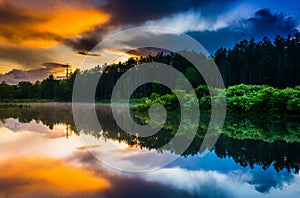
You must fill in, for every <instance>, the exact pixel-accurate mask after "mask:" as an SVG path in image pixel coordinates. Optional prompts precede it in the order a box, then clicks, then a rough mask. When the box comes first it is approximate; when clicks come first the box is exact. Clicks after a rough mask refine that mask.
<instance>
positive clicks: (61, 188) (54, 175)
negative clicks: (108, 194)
mask: <svg viewBox="0 0 300 198" xmlns="http://www.w3.org/2000/svg"><path fill="white" fill-rule="evenodd" d="M0 172H1V174H0V197H2V196H4V197H5V196H9V197H28V196H34V195H35V196H39V195H40V196H42V195H47V196H49V195H53V196H70V195H73V194H74V195H76V194H77V195H78V194H80V193H95V192H100V191H103V190H106V189H108V188H110V182H109V181H108V180H106V179H104V178H102V177H100V176H99V175H95V174H94V172H92V171H90V170H87V169H82V168H78V167H74V166H71V165H68V164H66V163H65V162H63V161H61V160H56V159H52V158H19V159H11V160H6V161H2V162H0Z"/></svg>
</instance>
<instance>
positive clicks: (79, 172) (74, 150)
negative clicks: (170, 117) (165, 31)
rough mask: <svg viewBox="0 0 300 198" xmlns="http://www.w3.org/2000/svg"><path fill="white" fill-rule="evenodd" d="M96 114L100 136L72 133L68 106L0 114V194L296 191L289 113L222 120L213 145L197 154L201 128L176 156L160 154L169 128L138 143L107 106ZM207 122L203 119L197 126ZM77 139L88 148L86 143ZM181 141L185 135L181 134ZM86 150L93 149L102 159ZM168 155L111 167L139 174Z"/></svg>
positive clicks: (299, 161)
mask: <svg viewBox="0 0 300 198" xmlns="http://www.w3.org/2000/svg"><path fill="white" fill-rule="evenodd" d="M120 113H122V108H121V107H120ZM97 115H98V118H99V121H100V123H101V125H102V127H103V130H102V131H93V130H92V129H91V128H89V127H88V126H87V127H86V128H83V129H80V131H79V130H77V129H76V126H75V124H74V121H73V117H72V109H71V104H67V103H65V104H59V103H57V104H55V103H53V104H33V105H31V106H30V108H8V109H0V119H1V121H0V136H1V137H0V145H1V146H0V197H39V196H43V197H83V196H84V197H282V196H290V197H298V196H299V194H300V188H299V187H300V177H299V174H298V172H299V166H300V155H299V151H300V143H299V141H298V140H299V133H300V131H299V129H300V128H299V127H300V126H299V117H297V116H293V117H288V116H284V117H280V116H279V117H278V116H277V117H276V116H275V117H268V116H261V117H260V116H246V115H229V116H228V117H227V120H226V123H225V127H224V130H223V134H222V135H221V136H220V137H219V139H218V142H217V143H216V145H215V146H214V147H213V148H207V151H206V155H203V153H202V154H200V153H199V148H200V145H201V143H202V137H201V131H200V132H199V134H198V136H197V138H194V139H193V141H192V144H191V145H190V146H189V147H188V149H187V150H186V152H184V153H178V152H177V150H176V148H172V147H168V148H166V149H161V145H163V144H165V143H166V142H168V141H170V139H172V137H173V135H174V134H173V130H174V129H175V128H176V126H175V124H174V127H172V124H170V123H169V124H168V127H167V128H165V129H163V130H161V131H160V132H159V133H157V134H155V135H153V136H151V137H147V138H142V137H138V136H134V135H131V134H127V133H125V132H124V131H122V130H121V129H120V128H119V127H118V126H117V124H116V123H115V122H114V119H113V117H112V114H111V111H110V108H109V106H107V105H106V106H102V105H98V106H97ZM207 120H209V118H203V125H205V123H206V121H207ZM137 122H138V120H137ZM170 126H171V127H170ZM203 128H205V126H203ZM242 132H244V133H245V134H244V135H243V134H242ZM249 134H251V135H249ZM274 134H275V135H274ZM83 136H84V137H85V138H90V139H91V140H92V141H90V142H91V143H92V144H86V143H87V142H85V141H83V139H82V137H83ZM182 138H191V137H188V136H187V135H185V134H182ZM90 151H94V152H97V154H98V157H100V158H101V159H100V160H101V161H102V162H101V161H99V160H97V159H96V158H95V157H94V156H93V155H92V154H91V152H90ZM174 157H175V158H177V159H176V160H175V161H173V162H172V163H171V164H168V165H166V166H164V167H162V168H159V169H157V170H156V171H148V172H144V173H130V172H126V171H120V170H118V169H115V168H114V166H113V165H114V164H118V166H121V167H124V169H126V167H130V168H131V169H132V168H133V169H136V170H139V169H147V168H153V167H155V166H156V165H157V164H159V162H162V161H164V160H167V159H169V158H172V159H173V158H174ZM110 163H112V164H110ZM110 165H112V166H110Z"/></svg>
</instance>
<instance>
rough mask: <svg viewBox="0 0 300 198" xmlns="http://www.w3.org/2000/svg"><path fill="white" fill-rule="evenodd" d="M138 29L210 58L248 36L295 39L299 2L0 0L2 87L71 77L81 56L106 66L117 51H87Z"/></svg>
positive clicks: (294, 0) (230, 0)
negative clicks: (164, 31) (200, 49)
mask: <svg viewBox="0 0 300 198" xmlns="http://www.w3.org/2000/svg"><path fill="white" fill-rule="evenodd" d="M140 26H161V27H167V28H172V29H174V30H176V31H178V32H180V33H186V34H188V35H190V36H192V37H193V38H194V39H196V40H197V41H198V42H200V43H201V44H202V45H203V46H204V47H205V48H206V49H207V50H208V52H209V53H211V54H214V52H215V51H216V49H217V48H219V47H227V48H229V47H232V46H233V45H234V44H235V43H237V42H239V41H240V40H243V39H249V38H251V37H254V38H255V39H256V40H260V39H262V38H263V37H264V36H267V37H269V38H271V39H272V38H274V37H275V36H276V35H277V34H280V35H283V36H286V35H288V34H291V35H293V34H294V33H295V31H296V30H298V31H299V30H300V2H299V1H298V0H289V1H280V0H265V1H259V0H252V1H250V0H211V1H205V0H184V1H174V0H152V1H139V0H127V1H124V0H85V1H80V0H65V1H59V0H45V1H39V0H0V81H1V82H2V81H6V82H7V83H9V84H17V83H18V82H20V81H31V82H35V81H36V80H42V79H44V78H46V77H47V76H49V75H50V74H54V75H55V76H56V77H60V76H64V75H65V67H64V65H65V64H69V65H71V69H73V70H74V69H75V68H79V67H80V65H81V63H82V61H84V59H85V58H86V57H89V58H90V59H92V60H93V61H92V63H91V67H92V66H96V65H97V64H100V65H101V64H104V62H105V61H106V60H107V59H106V57H109V56H113V55H119V54H122V50H116V49H115V47H114V48H110V47H109V46H106V48H105V49H102V51H100V52H98V53H91V52H90V50H92V49H93V48H94V47H95V46H96V45H97V44H98V43H99V42H101V41H103V40H105V39H107V38H110V36H111V35H113V34H116V33H117V32H119V31H122V30H126V29H129V28H133V27H140ZM128 36H129V37H131V39H133V40H134V39H135V38H134V36H133V35H128ZM136 39H137V38H136ZM126 47H128V46H126ZM130 47H131V49H134V46H130ZM120 48H121V47H120ZM121 49H122V48H121ZM137 51H138V50H137ZM134 55H141V54H138V53H136V54H134ZM143 55H145V54H143ZM130 56H133V54H126V56H123V58H122V59H120V60H125V59H126V58H128V57H130ZM120 60H116V61H120Z"/></svg>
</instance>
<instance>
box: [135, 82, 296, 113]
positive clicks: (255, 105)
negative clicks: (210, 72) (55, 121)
mask: <svg viewBox="0 0 300 198" xmlns="http://www.w3.org/2000/svg"><path fill="white" fill-rule="evenodd" d="M210 90H211V95H209V92H208V88H207V87H206V86H204V85H199V86H198V87H197V88H196V89H195V92H196V94H197V96H198V102H199V106H200V108H201V109H210V108H211V105H212V104H213V105H214V106H215V107H221V106H223V105H224V104H225V102H226V101H227V111H229V112H252V113H261V112H267V113H293V114H295V113H300V99H299V98H300V90H298V89H295V88H286V89H276V88H273V87H270V86H266V85H244V84H241V85H236V86H230V87H228V88H227V89H226V90H223V89H216V88H210ZM176 95H180V97H181V98H182V99H183V101H184V107H186V108H190V109H192V108H193V107H194V105H195V102H197V101H195V99H193V97H192V94H190V93H185V91H183V90H175V91H174V93H172V94H166V95H163V96H160V95H159V94H156V93H154V94H152V95H151V96H150V97H149V98H143V100H142V101H141V103H140V104H139V105H138V106H137V107H138V109H139V110H145V109H147V108H149V107H150V106H151V105H152V104H154V103H160V104H162V105H164V106H165V107H166V108H167V109H176V108H179V105H178V102H177V98H176ZM225 96H226V98H225Z"/></svg>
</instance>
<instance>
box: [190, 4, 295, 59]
mask: <svg viewBox="0 0 300 198" xmlns="http://www.w3.org/2000/svg"><path fill="white" fill-rule="evenodd" d="M296 27H297V24H296V22H295V20H294V19H293V18H292V17H290V16H285V15H284V14H283V13H272V12H271V10H270V9H266V8H264V9H261V10H258V11H257V12H255V14H254V16H253V17H250V18H247V19H242V20H238V21H236V22H234V23H233V24H231V25H230V26H228V27H225V28H221V29H218V30H216V31H191V32H188V34H189V35H190V36H192V37H194V38H195V39H196V40H198V41H199V42H200V43H201V44H202V45H203V46H204V47H205V48H206V49H207V50H208V51H209V52H210V53H214V52H215V50H216V49H217V48H219V47H232V46H233V45H234V44H235V43H237V42H239V41H240V40H242V39H249V38H251V37H253V38H255V39H257V40H258V39H262V38H263V37H265V36H266V37H269V38H271V39H273V38H274V37H275V36H276V35H282V36H287V35H288V34H291V35H293V34H294V33H295V31H296Z"/></svg>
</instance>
